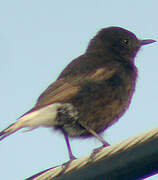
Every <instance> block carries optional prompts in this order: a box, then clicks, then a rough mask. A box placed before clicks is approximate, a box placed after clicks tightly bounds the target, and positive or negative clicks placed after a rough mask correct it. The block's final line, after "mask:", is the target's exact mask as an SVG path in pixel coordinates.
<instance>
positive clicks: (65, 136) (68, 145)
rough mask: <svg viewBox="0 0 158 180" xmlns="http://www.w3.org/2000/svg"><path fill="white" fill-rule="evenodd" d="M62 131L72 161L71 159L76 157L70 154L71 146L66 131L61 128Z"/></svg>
mask: <svg viewBox="0 0 158 180" xmlns="http://www.w3.org/2000/svg"><path fill="white" fill-rule="evenodd" d="M62 132H63V134H64V138H65V141H66V145H67V149H68V153H69V158H70V161H72V160H74V159H76V157H75V156H74V155H73V154H72V150H71V146H70V142H69V139H68V135H67V133H66V132H65V131H64V130H62Z"/></svg>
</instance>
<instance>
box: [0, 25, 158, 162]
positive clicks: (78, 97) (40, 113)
mask: <svg viewBox="0 0 158 180" xmlns="http://www.w3.org/2000/svg"><path fill="white" fill-rule="evenodd" d="M153 42H155V40H139V39H138V38H137V37H136V36H135V35H134V34H133V33H132V32H129V31H127V30H125V29H123V28H120V27H109V28H105V29H102V30H101V31H99V33H98V34H97V35H96V36H95V37H94V38H93V39H92V40H91V41H90V43H89V45H88V48H87V50H86V52H85V54H83V55H81V56H79V57H78V58H77V59H75V60H73V61H72V62H71V63H70V64H69V65H68V66H67V67H66V68H65V69H64V70H63V72H62V73H61V74H60V76H59V77H58V79H57V80H56V81H55V82H54V83H53V84H51V85H50V86H49V87H48V88H47V89H46V90H45V91H44V92H43V93H42V94H41V96H40V97H39V98H38V100H37V103H36V105H35V106H34V107H33V108H32V109H31V110H30V111H28V112H27V113H25V114H24V115H23V116H21V117H20V118H19V119H18V121H17V122H15V123H13V124H11V125H10V126H9V127H8V128H6V129H4V130H3V131H1V132H0V137H1V138H0V139H1V140H2V139H4V138H5V137H7V136H9V135H10V134H12V133H14V132H16V131H17V130H19V129H21V128H30V129H35V128H37V127H39V126H44V127H51V128H52V127H54V128H55V129H59V130H60V131H62V132H63V133H64V136H65V140H66V143H67V147H68V151H69V156H70V159H73V158H74V156H73V154H72V152H71V148H70V144H69V141H68V136H70V137H82V136H83V137H85V136H96V137H97V139H98V140H100V141H101V142H102V144H103V145H106V144H107V143H106V142H105V141H104V140H103V139H102V138H101V136H100V135H99V133H100V132H102V131H104V130H105V129H106V128H108V127H109V126H111V125H112V124H113V123H115V122H116V121H117V120H118V119H119V118H120V117H121V116H122V115H123V113H124V112H125V111H126V109H127V108H128V106H129V104H130V101H131V98H132V95H133V92H134V90H135V85H136V79H137V68H136V66H135V65H134V58H135V56H136V54H137V52H138V50H139V49H140V47H141V46H143V45H146V44H150V43H153Z"/></svg>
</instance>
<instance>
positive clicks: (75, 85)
mask: <svg viewBox="0 0 158 180" xmlns="http://www.w3.org/2000/svg"><path fill="white" fill-rule="evenodd" d="M115 71H116V69H110V70H109V69H106V68H105V67H102V68H99V69H97V70H94V71H93V72H91V73H84V74H80V75H77V76H74V77H72V76H70V77H65V78H60V79H58V80H57V81H55V82H54V83H53V84H51V85H50V86H49V87H48V88H47V89H46V90H45V91H44V92H43V93H42V94H41V95H40V97H39V98H38V100H37V103H36V105H35V109H39V108H41V107H44V106H46V105H49V104H52V103H55V102H58V103H60V102H66V101H67V100H69V99H71V98H72V97H73V96H75V95H76V94H77V93H78V92H79V91H80V89H81V87H82V84H83V83H85V82H86V81H92V82H96V81H99V80H102V79H104V80H106V79H109V78H110V77H111V76H112V75H113V74H114V73H115Z"/></svg>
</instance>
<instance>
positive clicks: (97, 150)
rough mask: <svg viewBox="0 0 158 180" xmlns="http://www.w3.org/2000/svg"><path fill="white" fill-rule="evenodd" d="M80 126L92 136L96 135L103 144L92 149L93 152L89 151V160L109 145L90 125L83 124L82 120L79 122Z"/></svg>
mask: <svg viewBox="0 0 158 180" xmlns="http://www.w3.org/2000/svg"><path fill="white" fill-rule="evenodd" d="M80 124H81V126H82V127H84V128H85V129H86V130H87V131H88V132H89V133H91V134H92V135H93V136H94V137H96V138H97V139H98V140H99V141H100V142H101V143H102V144H103V146H101V147H99V148H96V149H94V150H93V152H92V153H91V156H90V159H89V160H90V161H93V158H94V157H95V155H96V154H97V153H98V152H100V151H101V150H102V149H103V148H104V147H107V146H110V144H109V143H107V142H106V141H105V140H104V139H103V138H102V137H101V136H99V134H97V133H96V132H95V131H94V130H93V129H91V128H90V127H88V126H87V125H85V124H84V123H83V122H80Z"/></svg>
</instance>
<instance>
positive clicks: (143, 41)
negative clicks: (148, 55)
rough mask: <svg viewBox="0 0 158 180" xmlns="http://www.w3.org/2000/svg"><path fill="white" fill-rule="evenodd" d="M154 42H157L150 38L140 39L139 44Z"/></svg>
mask: <svg viewBox="0 0 158 180" xmlns="http://www.w3.org/2000/svg"><path fill="white" fill-rule="evenodd" d="M154 42H157V41H155V40H152V39H145V40H140V45H141V46H144V45H146V44H151V43H154Z"/></svg>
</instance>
